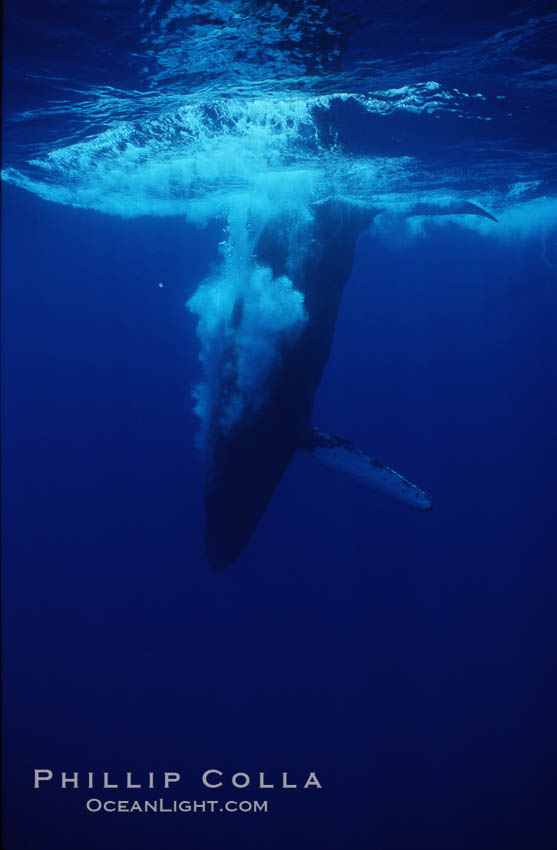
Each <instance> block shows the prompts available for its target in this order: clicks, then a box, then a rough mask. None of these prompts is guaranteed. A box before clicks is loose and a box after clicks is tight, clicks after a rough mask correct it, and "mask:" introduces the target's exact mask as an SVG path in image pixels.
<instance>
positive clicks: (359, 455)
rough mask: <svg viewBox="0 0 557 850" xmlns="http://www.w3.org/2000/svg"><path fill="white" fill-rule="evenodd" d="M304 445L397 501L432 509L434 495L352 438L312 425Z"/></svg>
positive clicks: (336, 466)
mask: <svg viewBox="0 0 557 850" xmlns="http://www.w3.org/2000/svg"><path fill="white" fill-rule="evenodd" d="M300 448H301V449H303V450H304V451H306V452H308V454H310V455H312V456H313V457H315V458H317V460H320V461H321V462H322V463H324V464H325V466H328V467H330V468H332V469H338V470H340V471H341V472H344V473H346V474H347V475H350V476H351V477H353V478H356V479H358V480H359V481H361V482H362V483H363V484H365V485H366V486H367V487H368V488H369V489H370V490H371V492H372V493H384V494H386V495H388V496H392V497H393V498H394V499H395V501H397V502H400V503H401V504H404V505H407V506H408V507H409V508H411V509H416V510H419V511H429V510H431V507H432V504H431V499H430V498H429V496H427V495H426V494H425V493H424V491H423V490H420V488H419V487H416V485H415V484H412V483H411V482H410V481H408V480H407V479H406V478H404V477H403V476H402V475H400V474H399V473H398V472H395V471H394V469H391V468H390V467H388V466H387V465H386V464H384V463H383V462H382V461H380V460H378V459H377V458H376V457H372V456H371V455H370V454H368V452H366V451H365V450H364V449H361V448H360V447H359V446H357V445H356V444H355V443H352V442H350V440H345V439H343V438H342V437H337V436H336V435H335V434H329V433H327V432H326V431H321V430H320V429H319V428H316V427H315V426H314V427H312V428H311V429H310V430H309V431H308V432H307V433H306V434H305V435H304V437H303V439H302V441H301V443H300Z"/></svg>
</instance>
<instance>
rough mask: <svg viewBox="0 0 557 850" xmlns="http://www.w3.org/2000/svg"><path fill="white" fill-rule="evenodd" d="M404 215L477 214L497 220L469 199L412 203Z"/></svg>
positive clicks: (409, 216) (407, 216)
mask: <svg viewBox="0 0 557 850" xmlns="http://www.w3.org/2000/svg"><path fill="white" fill-rule="evenodd" d="M404 215H405V216H406V218H411V217H412V216H418V215H477V216H479V217H480V218H488V219H489V220H490V221H495V222H498V219H497V218H495V216H493V215H491V213H489V212H487V210H484V209H482V207H479V206H478V205H477V204H473V203H472V202H471V201H449V202H446V203H435V202H427V201H426V202H424V201H422V202H420V203H417V204H414V205H413V206H411V207H410V209H408V210H407V211H406V212H405V213H404Z"/></svg>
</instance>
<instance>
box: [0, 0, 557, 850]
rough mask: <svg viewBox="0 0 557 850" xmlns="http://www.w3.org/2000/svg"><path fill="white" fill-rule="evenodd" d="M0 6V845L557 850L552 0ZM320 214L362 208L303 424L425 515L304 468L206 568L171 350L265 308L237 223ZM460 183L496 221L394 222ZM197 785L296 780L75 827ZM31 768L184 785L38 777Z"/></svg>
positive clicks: (201, 381)
mask: <svg viewBox="0 0 557 850" xmlns="http://www.w3.org/2000/svg"><path fill="white" fill-rule="evenodd" d="M4 15H5V34H4V39H5V43H4V107H3V109H4V125H3V163H2V165H3V178H4V182H3V184H2V242H3V252H2V276H3V282H4V286H3V319H4V326H3V339H4V348H3V366H4V381H3V386H4V399H3V400H4V404H3V414H4V421H3V473H4V478H3V486H4V512H3V522H4V535H3V563H4V567H3V600H4V680H3V681H4V701H3V702H4V782H3V791H4V814H5V815H6V817H5V826H4V846H5V847H6V850H22V848H30V850H100V848H102V850H144V849H145V850H147V848H148V849H149V850H151V848H155V847H156V848H161V850H174V848H176V849H177V848H186V847H187V848H193V850H204V848H214V847H223V848H231V850H235V848H242V850H247V848H256V847H257V848H259V847H263V846H264V847H269V848H277V850H278V848H281V849H282V848H284V847H291V848H293V850H297V848H306V847H316V848H327V849H328V850H329V848H330V850H337V848H340V847H346V848H350V850H368V848H374V850H469V848H471V847H474V848H478V850H525V848H528V850H530V849H531V850H555V847H557V816H556V810H555V785H556V782H557V771H556V767H555V764H556V759H557V735H556V725H555V717H556V716H557V689H556V686H555V658H556V651H557V634H556V627H555V622H556V618H555V606H556V603H557V583H556V578H555V564H556V563H557V542H556V535H555V507H556V495H555V493H556V489H555V488H556V484H555V482H556V480H557V443H556V439H555V434H556V429H557V398H556V392H555V387H556V386H557V341H556V334H555V329H556V327H557V271H556V270H557V192H556V191H555V189H556V177H557V168H556V165H557V155H556V152H555V121H556V119H555V97H556V90H555V87H556V81H557V66H556V64H555V48H554V44H555V35H556V28H557V27H556V24H557V14H556V13H555V10H554V7H553V8H552V4H549V3H531V4H528V5H524V6H522V5H520V4H518V3H516V4H514V5H512V4H511V5H510V6H509V5H508V4H507V5H506V6H505V7H504V8H503V7H502V6H499V5H497V4H493V3H484V4H482V8H481V10H477V9H473V10H472V9H470V8H468V7H467V5H465V4H463V3H456V4H453V6H452V7H451V10H449V11H447V9H446V8H445V7H444V5H442V4H439V3H437V2H424V3H421V2H413V3H409V2H393V3H389V4H387V8H384V7H382V6H379V5H377V7H376V6H375V4H372V3H333V4H329V5H328V6H327V7H326V6H325V5H323V4H321V3H320V2H317V0H316V2H303V0H300V2H296V3H294V2H287V1H286V0H280V2H277V3H274V4H271V3H253V2H248V0H230V2H227V3H224V2H219V0H210V2H205V3H195V2H186V0H184V2H179V1H178V0H173V2H170V0H165V2H162V0H161V2H156V0H155V2H147V0H141V2H140V3H139V4H136V3H131V2H110V3H108V2H101V0H97V2H89V3H87V4H85V3H84V4H76V3H69V2H54V0H47V1H46V2H43V3H41V4H37V3H32V2H23V0H7V2H6V3H5V10H4ZM329 195H334V196H336V197H340V198H343V199H344V200H345V202H346V203H352V204H353V203H357V204H368V203H369V204H373V205H374V206H375V207H377V208H378V209H380V210H381V214H380V215H379V216H378V218H377V219H376V221H375V224H374V226H373V227H372V228H371V229H370V230H369V231H366V232H365V233H362V234H361V236H360V238H359V241H358V245H357V250H356V257H355V262H354V268H353V272H352V276H351V279H350V281H349V283H348V285H347V287H346V290H345V293H344V297H343V301H342V306H341V312H340V315H339V319H338V323H337V327H336V332H335V338H334V346H333V351H332V354H331V358H330V361H329V364H328V367H327V370H326V373H325V376H324V378H323V380H322V383H321V385H320V388H319V392H318V396H317V399H316V404H315V409H314V421H315V422H316V424H317V425H319V426H320V427H323V428H325V429H327V430H330V431H333V432H334V433H337V434H341V435H342V436H344V437H346V438H349V439H351V440H354V441H355V442H356V443H358V444H360V445H362V446H365V447H366V448H367V449H369V450H370V451H371V452H372V453H374V454H376V455H377V456H378V457H380V458H382V459H383V460H384V461H386V462H387V463H389V464H392V465H393V466H394V467H395V469H399V470H400V471H401V472H402V473H403V474H405V475H408V476H409V477H410V479H411V480H412V481H415V482H416V483H417V484H419V486H420V487H423V488H424V489H425V490H426V491H427V493H429V494H430V495H431V497H432V499H433V502H434V510H433V511H431V512H429V513H427V514H417V513H411V512H407V511H405V510H404V509H403V508H402V507H401V506H399V505H396V504H391V503H390V502H389V501H388V500H386V499H382V498H381V497H379V496H372V495H371V494H370V493H369V492H368V490H367V489H366V488H365V487H364V486H363V485H361V484H359V483H358V482H355V481H353V480H351V479H350V478H343V477H342V476H341V475H340V474H338V473H337V474H335V473H334V472H332V471H330V470H327V469H325V468H324V467H321V466H319V465H318V464H317V463H316V462H315V461H314V459H313V458H311V457H309V456H302V455H301V454H300V456H297V457H296V458H295V460H294V461H293V463H292V464H291V465H290V467H289V468H288V470H287V472H286V474H285V475H284V477H283V479H282V481H281V482H280V485H279V486H278V488H277V490H276V492H275V495H274V497H273V499H272V501H271V504H270V506H269V508H268V510H267V511H266V513H265V515H264V517H263V519H262V521H261V523H260V525H259V527H258V529H257V531H256V533H255V535H254V537H253V539H252V540H251V542H250V543H249V545H248V546H247V548H246V549H245V551H244V552H243V554H242V555H241V557H240V558H239V560H238V561H237V562H236V563H235V564H233V565H232V566H231V567H230V568H229V569H227V570H226V571H225V572H223V573H216V572H214V571H213V570H212V569H211V568H210V566H209V565H208V563H207V560H206V556H205V553H204V549H203V521H204V518H203V487H204V461H203V451H202V448H199V446H200V444H202V442H203V441H202V439H200V435H202V434H203V425H204V417H206V415H207V411H206V409H205V408H204V406H203V399H204V398H205V397H206V396H204V395H203V393H204V392H205V393H206V392H207V391H210V381H211V375H210V374H208V373H207V371H206V370H205V371H204V363H203V362H200V360H199V355H200V353H201V354H202V355H203V353H204V352H205V355H207V352H210V350H211V346H212V345H213V344H214V340H215V338H216V336H217V335H218V327H219V324H218V323H219V321H220V320H221V318H222V316H221V313H222V311H223V310H226V309H228V308H227V307H226V305H227V304H230V303H231V302H232V303H233V302H234V298H235V297H237V296H238V293H239V292H242V293H244V294H245V291H246V290H245V287H246V286H247V285H248V283H249V286H251V287H252V289H251V290H250V292H251V296H252V297H253V302H252V303H253V305H254V309H255V310H257V309H259V311H260V316H261V323H260V327H265V328H269V327H271V325H270V324H269V323H270V322H271V320H272V321H273V322H278V323H279V324H280V322H282V323H283V325H285V324H286V325H288V323H289V322H290V321H294V318H295V310H294V309H293V304H292V303H291V302H288V303H286V302H285V303H284V304H283V307H284V312H283V313H281V314H280V315H277V312H276V304H275V305H274V307H273V311H274V312H272V314H271V313H269V309H270V308H269V303H268V300H266V299H265V298H264V297H263V295H262V294H261V293H260V291H259V290H258V289H257V288H256V287H255V284H254V280H255V277H254V271H257V270H256V269H255V270H254V267H253V260H252V257H251V253H250V252H251V249H252V247H253V240H254V238H255V237H254V234H255V233H257V232H258V228H259V229H260V228H261V227H262V226H264V225H265V224H266V223H267V222H269V221H271V220H272V219H273V216H274V215H276V213H277V210H278V211H288V212H289V213H290V214H292V215H296V216H300V217H301V218H303V217H304V216H305V215H307V214H308V210H311V205H312V204H313V203H314V202H315V201H319V200H320V199H322V198H323V197H325V196H329ZM462 200H467V201H472V202H473V203H476V204H478V205H480V206H482V207H483V208H485V209H487V210H489V211H490V212H491V213H493V214H494V215H495V216H496V217H497V218H498V219H499V222H498V223H494V222H492V221H490V220H487V219H484V218H472V217H464V216H448V217H446V216H444V217H438V216H433V217H420V218H407V217H406V214H407V213H408V211H409V210H410V208H411V206H412V204H415V203H418V202H422V201H427V202H428V203H432V204H440V205H446V204H448V203H451V202H455V201H462ZM246 281H248V283H246ZM160 284H162V286H161V285H160ZM200 287H201V289H200ZM203 287H205V289H203ZM196 292H197V293H198V295H197V301H195V300H194V301H193V302H191V301H190V299H192V296H194V295H195V293H196ZM199 292H202V293H205V295H204V296H203V297H201V296H200V295H199ZM258 293H259V294H258ZM286 301H288V299H286ZM186 302H189V303H190V308H191V306H192V303H193V306H194V307H195V306H196V304H197V308H198V309H197V310H192V309H188V307H187V306H186ZM223 305H224V306H223ZM219 311H221V312H219ZM289 311H290V312H289ZM255 315H257V313H256V314H255ZM211 323H213V324H211ZM270 338H271V340H272V333H271V334H270ZM248 342H249V344H250V345H252V348H251V349H250V348H249V346H248V348H247V353H248V355H249V356H248V357H247V360H246V362H247V363H248V366H249V363H250V362H255V358H257V357H260V356H261V350H262V349H261V340H260V339H259V338H258V337H257V334H252V335H251V336H250V337H249V340H248ZM247 344H248V343H246V345H247ZM250 357H251V358H252V359H251V360H250ZM206 364H207V356H206V357H205V367H206ZM302 366H303V364H301V367H302ZM246 369H248V367H246ZM251 377H253V376H251ZM249 379H250V375H249V374H246V381H249ZM196 387H197V388H198V389H197V391H196V390H195V388H196ZM203 387H205V390H204V389H203ZM207 387H208V390H207ZM192 391H193V392H197V396H196V399H197V400H196V399H192ZM195 407H196V408H197V412H196V410H194V408H195ZM36 768H40V769H51V770H52V771H53V773H54V779H53V781H51V782H49V783H45V784H44V786H43V787H42V788H41V789H39V790H34V789H33V770H34V769H36ZM208 768H218V769H221V770H222V771H223V772H224V773H225V774H226V776H227V777H229V776H230V775H231V774H232V773H234V772H237V771H246V772H247V773H249V774H250V775H251V776H252V777H253V778H254V779H255V778H256V777H257V775H258V772H259V771H264V772H265V776H266V778H267V781H271V782H273V781H274V782H276V783H278V782H279V781H280V776H281V773H282V771H288V775H289V777H290V779H291V780H293V781H294V782H296V781H298V783H303V782H304V780H305V778H306V777H307V774H308V772H309V771H311V770H313V771H315V772H316V773H317V775H318V777H319V780H320V781H321V783H322V785H323V788H322V790H312V789H308V790H306V791H302V790H296V791H293V790H284V791H281V790H274V791H270V792H265V791H259V790H257V789H255V788H253V787H250V788H248V789H245V790H244V791H238V790H235V789H232V788H231V787H230V786H229V785H228V786H227V787H226V788H225V789H223V790H222V792H220V793H218V794H217V795H216V796H217V798H218V799H220V800H227V799H238V800H242V799H247V800H253V799H268V800H269V811H268V813H266V814H239V813H238V814H225V813H222V814H220V813H215V814H208V813H207V814H201V813H199V814H175V815H174V814H109V813H98V814H93V813H89V812H87V811H86V808H85V803H86V800H87V799H89V798H90V797H91V796H95V797H98V798H102V799H134V798H137V799H141V800H142V799H146V798H155V799H158V798H159V797H160V796H163V797H166V798H167V799H189V800H195V799H197V800H202V799H214V798H215V792H209V791H208V790H207V789H203V786H202V785H201V781H200V777H201V774H202V772H203V771H204V770H206V769H208ZM63 770H64V771H67V772H73V771H79V772H80V773H81V776H82V777H85V775H86V773H87V772H88V771H94V772H95V773H96V774H98V775H100V774H101V773H102V772H103V771H110V772H111V776H114V777H118V778H119V779H120V780H121V779H122V778H125V772H126V771H133V772H134V776H138V777H146V775H147V772H148V771H155V772H157V774H158V773H159V772H161V771H164V770H168V771H179V772H180V773H181V774H182V784H181V785H180V786H177V787H176V788H174V789H171V790H170V791H168V792H164V791H161V790H159V788H157V790H156V791H152V792H148V791H145V790H143V791H138V792H136V791H124V790H119V791H116V792H114V791H112V792H111V791H103V790H102V789H101V790H95V791H94V793H93V792H89V791H87V790H86V789H85V788H83V787H81V788H79V789H78V790H72V789H66V790H64V791H62V790H60V788H59V785H60V771H63ZM139 781H141V779H140V780H139Z"/></svg>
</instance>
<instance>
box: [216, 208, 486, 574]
mask: <svg viewBox="0 0 557 850" xmlns="http://www.w3.org/2000/svg"><path fill="white" fill-rule="evenodd" d="M379 212H381V211H380V210H376V209H371V208H365V207H361V206H359V205H355V204H348V203H344V202H341V201H339V200H335V199H329V200H326V201H324V202H321V203H318V204H316V205H314V207H313V215H312V218H311V220H310V221H309V222H305V223H304V224H303V225H300V224H299V222H295V221H292V220H291V219H290V217H289V216H288V215H287V214H285V215H283V216H282V217H278V218H276V219H273V220H271V221H270V222H269V223H268V224H267V226H266V227H265V228H264V230H263V231H262V233H261V235H260V236H259V239H258V241H257V244H256V248H255V257H254V260H255V262H256V263H257V264H259V265H260V266H262V267H267V268H269V269H270V270H271V272H272V276H273V279H277V278H280V277H281V276H287V277H288V278H289V279H290V280H292V281H293V284H294V286H295V288H296V290H298V292H300V293H301V294H302V295H303V298H304V307H305V311H306V315H307V320H306V321H305V323H304V324H303V326H302V328H301V329H299V330H298V331H297V332H296V333H289V332H285V333H284V334H283V336H282V337H280V338H279V341H278V357H277V360H276V363H275V365H274V368H272V369H271V370H270V372H269V374H268V375H267V376H266V379H265V387H264V396H263V400H262V401H261V403H260V404H259V405H256V406H250V405H249V404H246V405H245V408H243V409H242V413H241V415H240V416H239V417H238V418H237V419H236V420H235V421H232V422H230V421H227V417H226V410H227V408H228V406H229V405H230V399H231V398H237V397H239V396H240V397H241V395H242V390H241V386H240V381H239V377H238V376H239V367H238V358H239V356H240V353H239V350H238V346H237V345H236V344H235V337H236V331H237V330H238V329H239V328H240V326H241V323H242V320H243V309H244V307H243V303H242V300H241V299H239V300H238V301H237V302H236V304H235V305H234V309H233V310H232V313H231V316H230V319H229V323H228V328H227V334H226V337H227V343H226V344H225V345H224V346H223V349H222V352H221V355H220V362H219V367H218V369H217V372H218V381H217V386H216V389H215V391H214V398H213V404H212V410H211V414H210V421H209V426H208V435H207V470H206V490H205V510H206V524H205V546H206V550H207V554H208V557H209V560H210V562H211V564H212V565H213V566H214V567H216V568H217V569H223V568H225V567H226V566H228V565H229V564H230V563H231V562H232V561H234V560H235V559H236V558H237V557H238V555H239V554H240V552H241V551H242V549H243V548H244V547H245V545H246V544H247V543H248V541H249V539H250V538H251V536H252V534H253V533H254V531H255V528H256V526H257V524H258V522H259V520H260V519H261V517H262V515H263V513H264V511H265V509H266V507H267V505H268V503H269V500H270V499H271V496H272V495H273V491H274V489H275V487H276V486H277V484H278V482H279V481H280V478H281V476H282V474H283V473H284V471H285V470H286V468H287V466H288V464H289V463H290V461H291V460H292V458H293V457H294V454H295V453H296V451H297V450H298V449H304V450H306V451H308V452H310V453H311V454H313V455H314V456H315V457H317V458H318V459H320V460H321V461H322V462H324V463H325V464H326V465H328V466H332V467H335V468H338V469H340V470H343V471H345V472H348V473H349V474H352V475H354V476H355V477H357V478H359V479H360V480H362V481H364V482H366V483H367V484H368V485H369V486H370V488H371V489H372V490H373V491H380V492H385V493H389V494H391V495H392V496H394V497H395V498H396V499H397V500H398V501H401V502H404V503H406V504H408V505H410V506H411V507H415V508H417V509H419V510H428V509H429V508H430V507H431V502H430V500H429V498H428V497H427V496H426V494H425V493H424V492H423V491H422V490H420V489H419V488H418V487H416V486H415V485H413V484H411V483H410V482H409V481H407V480H406V479H405V478H403V477H402V476H401V475H399V474H398V473H396V472H394V471H393V470H392V469H390V468H389V467H387V466H386V465H385V464H383V463H381V462H380V461H378V460H377V459H376V458H373V457H371V456H370V455H369V454H367V452H365V451H364V450H363V449H360V448H359V447H358V446H356V445H354V444H353V443H351V442H350V441H348V440H345V439H342V438H340V437H336V436H335V435H332V434H328V433H326V432H324V431H321V430H319V429H317V428H314V427H313V426H312V424H311V413H312V407H313V401H314V397H315V393H316V391H317V388H318V386H319V382H320V380H321V377H322V375H323V371H324V369H325V365H326V363H327V360H328V357H329V353H330V350H331V345H332V341H333V334H334V329H335V324H336V320H337V315H338V309H339V305H340V300H341V297H342V293H343V290H344V287H345V285H346V283H347V281H348V279H349V277H350V274H351V271H352V265H353V259H354V252H355V247H356V240H357V238H358V235H359V233H360V231H361V230H362V229H364V228H367V227H369V226H370V225H371V224H372V222H373V219H374V217H375V216H376V215H377V214H378V213H379ZM462 213H463V214H474V215H484V216H486V217H489V218H492V217H491V216H490V215H489V214H488V213H486V212H485V211H483V210H481V209H480V208H479V207H476V206H475V205H473V204H468V203H465V204H460V205H458V206H456V205H451V206H444V207H432V205H430V204H419V205H415V206H414V207H413V208H412V209H411V210H408V211H407V212H406V215H432V214H444V215H447V214H462Z"/></svg>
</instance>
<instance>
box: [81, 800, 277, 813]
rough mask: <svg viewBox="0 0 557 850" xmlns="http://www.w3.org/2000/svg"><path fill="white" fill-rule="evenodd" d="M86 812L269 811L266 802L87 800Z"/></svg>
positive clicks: (267, 802)
mask: <svg viewBox="0 0 557 850" xmlns="http://www.w3.org/2000/svg"><path fill="white" fill-rule="evenodd" d="M86 808H87V811H89V812H109V813H118V814H136V813H140V814H149V813H157V814H207V813H209V814H214V813H216V812H224V813H227V814H235V813H237V812H240V813H243V814H248V813H256V814H257V813H261V812H268V811H269V801H268V800H239V801H238V800H226V801H223V800H163V799H160V800H99V799H96V798H92V799H91V800H87V803H86Z"/></svg>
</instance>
